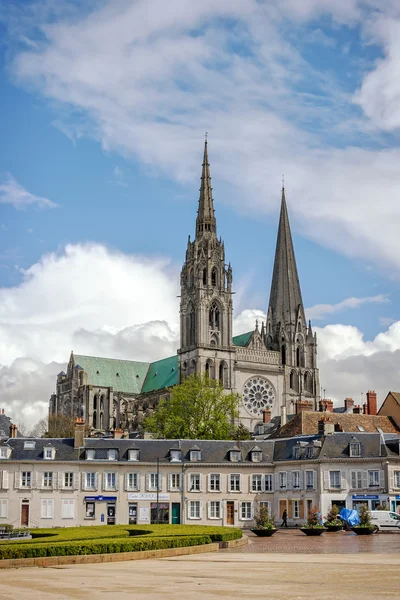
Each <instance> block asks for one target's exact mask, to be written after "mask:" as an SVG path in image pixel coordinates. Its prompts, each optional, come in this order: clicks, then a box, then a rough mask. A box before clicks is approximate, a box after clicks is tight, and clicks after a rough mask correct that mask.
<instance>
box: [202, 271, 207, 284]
mask: <svg viewBox="0 0 400 600" xmlns="http://www.w3.org/2000/svg"><path fill="white" fill-rule="evenodd" d="M203 285H207V269H206V268H204V269H203Z"/></svg>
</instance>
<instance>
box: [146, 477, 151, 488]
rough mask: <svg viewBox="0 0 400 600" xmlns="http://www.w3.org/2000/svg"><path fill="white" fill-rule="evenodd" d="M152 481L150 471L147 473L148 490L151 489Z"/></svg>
mask: <svg viewBox="0 0 400 600" xmlns="http://www.w3.org/2000/svg"><path fill="white" fill-rule="evenodd" d="M150 483H151V478H150V473H147V484H146V489H147V491H148V492H149V491H150Z"/></svg>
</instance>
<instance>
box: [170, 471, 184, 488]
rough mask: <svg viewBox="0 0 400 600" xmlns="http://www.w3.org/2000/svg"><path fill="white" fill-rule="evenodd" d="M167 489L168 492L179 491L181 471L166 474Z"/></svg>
mask: <svg viewBox="0 0 400 600" xmlns="http://www.w3.org/2000/svg"><path fill="white" fill-rule="evenodd" d="M168 489H169V491H170V492H179V491H181V489H182V473H169V474H168Z"/></svg>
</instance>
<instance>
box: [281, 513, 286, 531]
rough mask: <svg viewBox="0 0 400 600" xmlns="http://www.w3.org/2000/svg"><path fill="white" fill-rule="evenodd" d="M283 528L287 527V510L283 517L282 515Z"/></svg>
mask: <svg viewBox="0 0 400 600" xmlns="http://www.w3.org/2000/svg"><path fill="white" fill-rule="evenodd" d="M283 526H285V527H287V510H286V509H285V510H284V511H283V515H282V525H281V527H283Z"/></svg>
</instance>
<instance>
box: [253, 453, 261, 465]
mask: <svg viewBox="0 0 400 600" xmlns="http://www.w3.org/2000/svg"><path fill="white" fill-rule="evenodd" d="M251 462H253V463H259V462H262V452H261V450H253V451H252V453H251Z"/></svg>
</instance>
